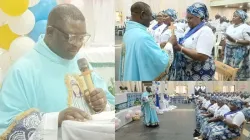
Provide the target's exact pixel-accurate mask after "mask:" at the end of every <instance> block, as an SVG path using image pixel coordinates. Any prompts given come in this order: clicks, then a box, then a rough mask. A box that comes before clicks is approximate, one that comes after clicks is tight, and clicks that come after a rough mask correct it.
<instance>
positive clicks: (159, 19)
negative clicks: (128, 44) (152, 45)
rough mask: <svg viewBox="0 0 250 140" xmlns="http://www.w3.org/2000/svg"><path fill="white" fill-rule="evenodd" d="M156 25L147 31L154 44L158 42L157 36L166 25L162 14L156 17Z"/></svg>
mask: <svg viewBox="0 0 250 140" xmlns="http://www.w3.org/2000/svg"><path fill="white" fill-rule="evenodd" d="M156 20H157V23H156V24H154V25H153V24H152V25H150V26H149V28H148V30H149V32H150V33H151V34H152V35H153V37H154V38H155V40H156V42H159V39H160V38H159V34H160V33H161V32H162V31H163V29H164V28H165V27H166V25H165V24H164V22H163V12H159V13H158V14H157V16H156Z"/></svg>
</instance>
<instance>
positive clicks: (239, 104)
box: [230, 99, 243, 109]
mask: <svg viewBox="0 0 250 140" xmlns="http://www.w3.org/2000/svg"><path fill="white" fill-rule="evenodd" d="M230 104H232V105H235V106H236V107H237V108H238V109H242V108H243V102H242V101H241V100H240V99H233V100H231V101H230Z"/></svg>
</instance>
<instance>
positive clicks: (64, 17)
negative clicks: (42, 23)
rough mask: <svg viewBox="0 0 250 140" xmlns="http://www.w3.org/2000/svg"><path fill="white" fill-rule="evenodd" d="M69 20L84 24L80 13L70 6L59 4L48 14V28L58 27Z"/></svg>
mask: <svg viewBox="0 0 250 140" xmlns="http://www.w3.org/2000/svg"><path fill="white" fill-rule="evenodd" d="M71 20H74V21H82V22H85V18H84V16H83V14H82V12H81V11H80V10H79V9H78V8H77V7H75V6H74V5H71V4H61V5H58V6H56V7H55V8H54V9H53V10H52V11H51V12H50V14H49V17H48V26H56V27H60V26H61V25H62V24H64V23H66V22H68V21H71Z"/></svg>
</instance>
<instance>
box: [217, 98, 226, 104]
mask: <svg viewBox="0 0 250 140" xmlns="http://www.w3.org/2000/svg"><path fill="white" fill-rule="evenodd" d="M217 102H220V103H225V99H224V98H223V97H218V98H217Z"/></svg>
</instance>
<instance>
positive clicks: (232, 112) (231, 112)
mask: <svg viewBox="0 0 250 140" xmlns="http://www.w3.org/2000/svg"><path fill="white" fill-rule="evenodd" d="M238 111H240V110H236V111H230V112H227V113H226V114H224V118H226V116H227V115H231V114H234V113H237V112H238Z"/></svg>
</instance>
